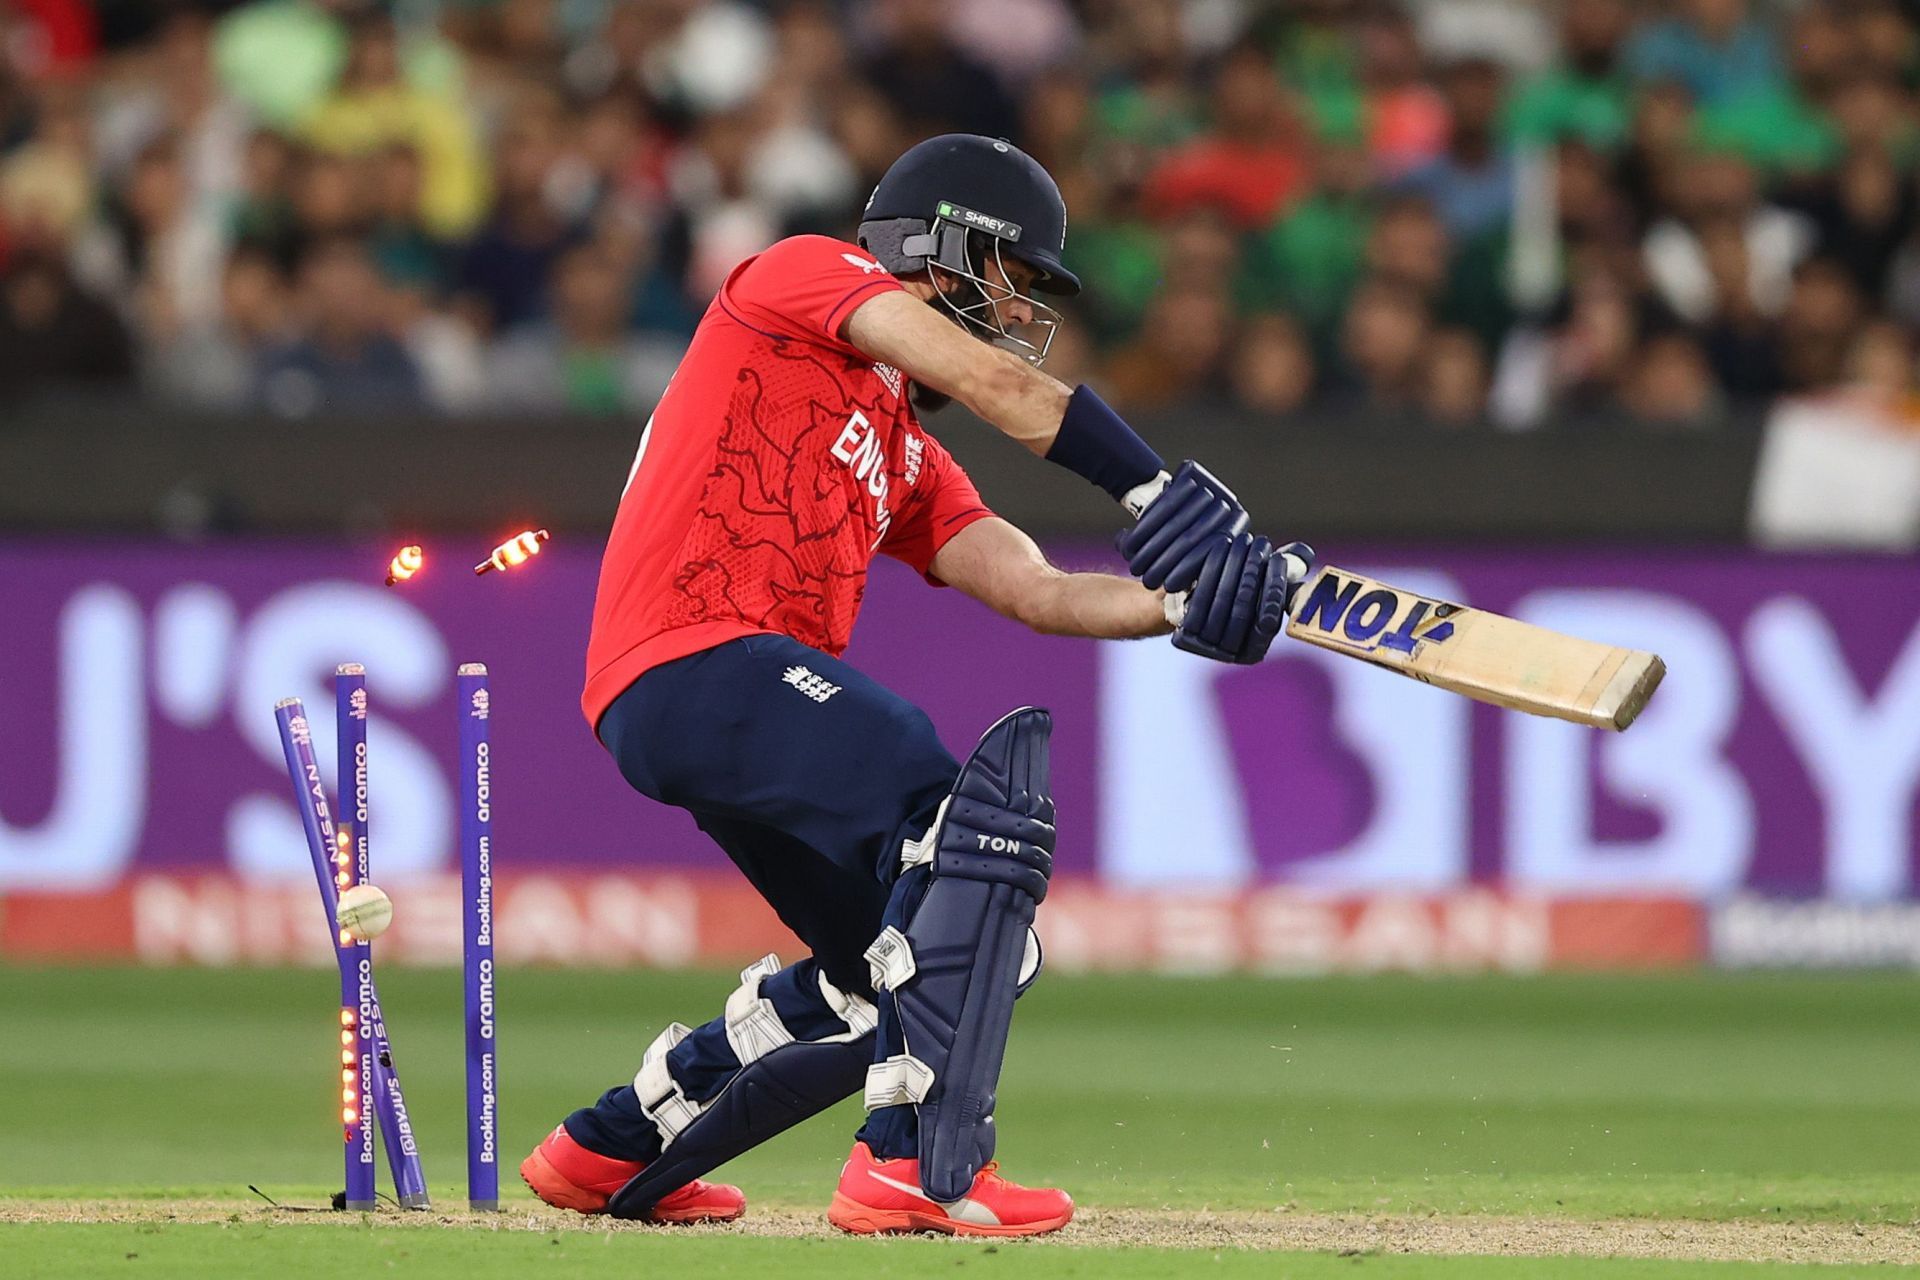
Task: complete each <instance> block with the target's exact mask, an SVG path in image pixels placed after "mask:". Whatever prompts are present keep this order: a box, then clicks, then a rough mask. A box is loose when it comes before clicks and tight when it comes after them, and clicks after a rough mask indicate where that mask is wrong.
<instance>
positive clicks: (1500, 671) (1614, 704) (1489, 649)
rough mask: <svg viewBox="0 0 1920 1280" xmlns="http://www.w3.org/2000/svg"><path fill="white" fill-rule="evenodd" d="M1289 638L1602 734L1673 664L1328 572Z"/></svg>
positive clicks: (1306, 594)
mask: <svg viewBox="0 0 1920 1280" xmlns="http://www.w3.org/2000/svg"><path fill="white" fill-rule="evenodd" d="M1287 634H1288V635H1290V636H1292V637H1293V638H1294V639H1296V640H1303V641H1305V642H1306V643H1308V644H1311V645H1317V646H1319V647H1320V648H1322V649H1331V650H1333V651H1334V652H1335V653H1344V654H1346V655H1347V656H1348V657H1352V658H1360V659H1363V660H1364V661H1367V662H1371V663H1373V664H1374V665H1375V666H1380V667H1385V668H1387V669H1388V670H1389V671H1398V672H1399V673H1400V674H1401V675H1403V676H1411V677H1412V678H1413V679H1415V680H1418V681H1420V682H1422V683H1423V684H1431V685H1437V686H1438V687H1440V688H1442V689H1449V690H1452V691H1453V692H1454V693H1461V694H1465V695H1466V696H1467V697H1469V698H1477V699H1479V700H1480V701H1481V702H1491V703H1492V704H1493V705H1495V706H1497V707H1511V708H1512V709H1513V710H1515V711H1525V712H1528V713H1530V714H1532V715H1536V716H1553V717H1555V718H1557V719H1560V720H1571V721H1573V722H1574V723H1575V724H1585V725H1592V726H1593V727H1595V728H1597V729H1614V730H1619V729H1624V728H1626V727H1627V726H1628V725H1630V724H1632V723H1633V718H1634V717H1635V716H1637V715H1639V714H1640V708H1642V707H1644V706H1646V705H1647V699H1649V698H1651V697H1652V696H1653V691H1654V690H1655V689H1657V688H1659V687H1660V678H1661V677H1662V676H1664V675H1666V674H1667V666H1666V664H1665V663H1664V662H1662V661H1660V659H1659V657H1658V656H1657V655H1655V654H1651V653H1643V652H1641V651H1640V650H1638V649H1619V648H1615V647H1614V646H1612V645H1606V644H1598V643H1596V642H1594V641H1592V640H1581V639H1579V638H1578V637H1575V636H1568V635H1561V634H1560V633H1559V632H1557V631H1549V630H1547V629H1546V628H1545V627H1536V626H1534V625H1532V624H1531V623H1526V622H1521V621H1518V620H1517V619H1514V618H1503V617H1501V616H1500V615H1499V614H1497V613H1487V612H1484V611H1483V610H1480V609H1469V608H1467V607H1465V606H1464V605H1457V604H1449V603H1448V602H1446V601H1444V600H1429V599H1427V598H1426V597H1425V596H1417V595H1415V594H1413V593H1412V592H1411V591H1402V590H1401V589H1400V588H1398V587H1391V586H1388V585H1387V584H1386V583H1384V582H1377V581H1375V580H1374V579H1372V578H1366V577H1362V576H1361V575H1360V574H1357V573H1352V572H1349V571H1348V570H1346V569H1338V568H1335V567H1333V566H1332V565H1327V566H1324V567H1323V568H1321V569H1320V570H1319V571H1318V572H1317V573H1315V574H1314V575H1313V576H1312V577H1310V578H1308V579H1307V581H1306V582H1304V583H1302V584H1301V586H1300V590H1299V593H1298V594H1297V595H1296V596H1294V606H1293V616H1292V617H1291V618H1289V619H1288V620H1287Z"/></svg>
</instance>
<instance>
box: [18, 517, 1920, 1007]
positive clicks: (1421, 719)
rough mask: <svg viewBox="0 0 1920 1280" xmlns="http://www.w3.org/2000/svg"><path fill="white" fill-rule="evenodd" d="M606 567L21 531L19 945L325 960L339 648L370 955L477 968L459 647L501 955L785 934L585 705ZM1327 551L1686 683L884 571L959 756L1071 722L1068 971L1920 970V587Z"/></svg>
mask: <svg viewBox="0 0 1920 1280" xmlns="http://www.w3.org/2000/svg"><path fill="white" fill-rule="evenodd" d="M597 549H598V548H597V547H596V546H589V545H587V544H586V542H585V540H581V541H579V542H576V543H569V541H568V540H566V539H559V540H556V541H555V542H554V543H552V544H549V546H548V547H547V548H546V549H545V550H544V552H543V553H542V554H541V555H540V557H539V560H538V562H537V563H535V564H531V565H529V566H527V567H526V570H525V571H523V572H517V573H514V574H506V575H503V574H491V575H486V576H484V577H476V576H474V574H473V572H472V566H471V564H470V563H469V561H471V560H472V559H473V558H474V557H471V556H468V557H464V558H463V557H462V556H460V555H459V554H457V549H453V548H448V549H444V550H443V549H440V548H436V547H434V546H433V545H432V544H431V543H429V544H428V563H427V566H426V568H425V569H424V570H423V571H422V572H421V573H420V574H419V575H417V576H416V577H415V578H414V579H413V580H411V581H408V582H405V583H403V584H401V585H399V586H396V587H388V586H386V585H384V584H383V577H384V572H385V567H386V557H387V555H388V553H389V552H390V550H391V548H384V547H380V546H373V545H369V544H364V543H354V542H346V541H341V542H324V543H315V542H299V543H279V542H258V543H238V544H228V545H223V546H215V547H196V548H193V549H192V550H191V551H182V550H181V549H178V548H175V547H171V546H168V545H165V544H162V543H158V542H151V543H146V542H143V543H128V542H113V541H99V540H85V541H82V540H74V541H63V540H58V539H55V540H46V539H35V540H21V541H17V542H14V543H12V544H10V545H8V544H0V581H4V582H5V583H6V584H7V587H6V599H7V614H8V623H9V626H8V633H9V638H10V645H9V651H8V653H7V656H6V671H7V676H6V679H5V680H3V681H0V758H4V759H5V760H6V762H7V764H6V767H5V769H4V770H0V956H7V957H12V958H23V959H24V958H36V957H39V958H54V957H59V958H103V959H133V960H140V961H145V962H150V963H209V964H220V963H243V962H244V963H251V962H256V961H270V960H283V959H306V960H312V961H315V962H324V960H325V958H326V955H327V953H326V951H325V948H324V943H325V940H326V939H325V935H324V934H323V933H321V931H320V930H319V929H317V928H315V927H314V921H313V917H314V916H315V914H316V913H317V911H318V907H317V906H316V905H315V895H314V889H313V882H312V869H311V866H310V863H309V861H308V857H307V852H306V847H305V844H304V842H303V837H302V833H301V829H300V824H299V817H298V814H297V811H296V810H295V807H294V804H293V800H292V794H291V791H290V787H289V783H288V780H287V776H286V771H285V767H284V764H283V762H282V759H281V754H280V745H279V742H278V740H277V738H276V735H275V729H274V720H273V708H274V704H275V702H276V701H278V700H279V699H281V698H284V697H289V696H297V697H299V698H301V699H302V700H303V701H304V702H305V704H306V707H307V709H308V711H309V715H310V719H311V721H312V724H313V730H314V738H315V746H316V749H317V751H318V753H319V756H320V759H321V760H322V762H323V766H324V768H325V770H326V773H327V778H328V784H329V786H333V785H335V783H334V780H333V777H332V766H333V751H334V739H333V724H332V720H333V698H332V691H331V687H330V676H331V673H332V671H333V669H334V667H335V665H336V664H337V663H340V662H345V661H353V662H361V663H364V664H365V665H366V668H367V671H368V685H369V691H370V694H371V699H372V720H371V727H370V731H369V736H370V764H369V768H370V775H371V784H370V785H371V814H370V818H369V823H368V829H369V835H370V838H371V849H372V864H373V865H372V871H373V877H374V878H375V879H376V880H377V881H379V882H380V883H382V884H383V885H386V886H389V887H390V888H391V889H392V891H393V893H394V896H395V900H396V903H397V904H398V912H397V919H396V925H395V929H394V931H393V934H392V938H393V941H392V942H391V943H390V944H383V945H390V946H391V947H392V948H393V949H394V950H395V951H396V952H397V953H398V954H399V956H400V958H403V959H405V958H413V959H418V960H421V961H442V960H448V959H451V958H452V956H453V955H454V948H455V946H456V945H457V944H456V942H455V936H456V928H455V920H456V906H455V896H454V893H453V878H452V877H453V872H454V871H455V862H454V841H455V831H454V825H455V815H454V787H453V779H452V775H451V769H452V761H453V756H454V749H455V741H454V735H455V727H456V715H455V699H454V669H455V667H456V665H457V664H459V663H461V662H467V661H479V662H484V663H486V664H487V666H488V667H489V669H490V671H491V673H492V692H493V754H494V777H493V794H494V798H495V803H494V835H495V845H496V849H497V854H496V862H497V867H498V873H499V877H500V885H501V901H500V903H499V906H498V910H499V911H500V913H501V916H502V918H503V920H506V921H508V922H509V923H508V924H506V925H503V928H502V930H501V933H502V937H503V939H507V940H511V945H512V947H513V948H514V949H515V956H514V958H515V959H518V960H523V961H528V962H552V963H556V964H627V963H642V962H645V963H662V964H674V963H701V962H708V961H715V962H717V961H721V960H731V959H732V958H734V957H737V956H739V955H743V954H744V955H747V956H748V957H749V958H751V956H752V955H756V954H759V953H760V952H761V951H764V950H766V949H769V946H771V947H772V949H776V950H777V949H778V946H779V942H780V940H781V934H780V929H779V926H778V924H777V922H776V921H774V920H773V919H772V918H771V916H770V915H769V914H768V912H767V909H766V908H765V907H764V906H763V905H762V904H761V903H760V902H759V900H758V898H757V897H756V896H755V895H754V894H753V893H752V891H751V890H750V889H749V888H748V887H747V886H746V885H745V882H744V881H743V880H742V879H741V878H740V877H739V876H738V874H737V873H736V872H734V871H733V870H732V868H731V867H730V866H728V865H727V863H726V862H725V859H724V857H723V855H721V854H720V853H719V851H718V850H717V849H715V848H713V847H712V846H711V845H710V844H708V843H707V841H706V840H705V838H704V837H703V836H702V835H701V834H700V833H699V831H698V830H696V829H695V828H694V827H693V826H692V824H691V822H690V821H689V820H687V819H686V818H685V817H684V816H683V815H680V814H677V813H673V812H669V811H667V810H665V809H662V808H660V807H658V806H656V805H653V804H651V803H649V802H648V801H646V800H644V799H642V798H640V797H639V796H637V795H635V794H634V793H632V792H631V791H630V790H629V789H628V788H627V787H626V785H625V784H624V782H623V781H622V780H621V779H620V777H619V776H618V774H617V773H616V772H615V770H614V769H613V767H612V765H611V763H610V762H609V761H608V759H607V757H606V756H605V755H604V754H603V753H602V752H601V750H600V749H599V747H598V745H597V744H596V743H595V742H594V740H593V738H592V735H591V733H590V731H589V728H588V726H587V725H586V723H585V721H584V720H583V719H582V717H581V713H580V709H579V690H580V684H581V680H582V662H583V653H584V647H585V639H586V628H587V621H588V617H589V613H590V609H591V604H592V598H593V587H594V578H595V571H596V567H597V554H596V553H597ZM1063 558H1065V559H1067V560H1069V561H1074V560H1075V557H1074V556H1073V555H1072V554H1066V555H1065V556H1064V557H1063ZM1095 558H1097V557H1095V556H1090V555H1082V556H1080V557H1079V560H1080V561H1091V560H1093V559H1095ZM1338 562H1339V563H1340V564H1342V565H1343V566H1345V567H1348V568H1352V569H1355V570H1358V571H1360V572H1363V573H1367V574H1369V575H1372V576H1376V577H1380V578H1383V579H1385V580H1387V581H1391V582H1393V583H1395V584H1397V585H1401V586H1404V587H1407V588H1410V589H1413V590H1416V591H1419V592H1422V593H1424V594H1427V595H1431V596H1436V597H1440V598H1445V599H1453V600H1459V601H1462V602H1464V603H1468V604H1470V605H1477V606H1482V607H1485V608H1488V609H1492V610H1495V611H1498V612H1501V613H1505V614H1509V615H1511V616H1514V617H1518V618H1521V619H1524V620H1526V621H1530V622H1535V623H1539V624H1541V625H1543V626H1547V627H1551V628H1553V629H1555V630H1559V631H1565V632H1569V633H1573V634H1576V635H1582V636H1587V637H1590V638H1593V639H1595V640H1600V641H1604V642H1607V643H1611V644H1619V645H1626V646H1631V647H1634V648H1640V649H1647V650H1652V651H1654V652H1657V653H1659V654H1661V655H1662V656H1663V657H1664V658H1665V660H1666V663H1667V667H1668V670H1669V675H1668V678H1667V680H1666V683H1665V685H1664V686H1663V688H1662V690H1661V694H1660V697H1658V698H1657V699H1655V700H1654V701H1653V703H1652V704H1651V705H1650V706H1649V707H1648V709H1647V711H1646V712H1645V714H1644V715H1642V716H1641V718H1640V719H1639V721H1638V722H1637V723H1636V725H1635V726H1634V729H1633V732H1632V733H1631V734H1627V735H1618V734H1611V733H1605V732H1600V731H1595V730H1591V729H1583V728H1579V727H1575V726H1572V725H1567V724H1562V723H1559V722H1555V721H1547V720H1541V719H1536V718H1532V717H1527V716H1522V715H1516V714H1511V713H1506V712H1501V711H1498V710H1495V709H1493V708H1489V707H1483V706H1478V705H1475V704H1471V703H1469V702H1467V701H1465V700H1463V699H1460V698H1457V697H1452V696H1448V695H1446V694H1443V693H1440V692H1438V691H1436V690H1432V689H1428V688H1424V687H1422V686H1420V685H1419V684H1416V683H1414V682H1412V681H1409V680H1405V679H1402V678H1400V677H1398V676H1395V675H1393V674H1391V673H1388V672H1385V671H1382V670H1379V669H1376V668H1374V667H1371V666H1369V665H1367V664H1365V663H1362V662H1356V661H1354V660H1352V659H1350V658H1347V657H1344V656H1340V655H1336V654H1330V653H1326V652H1323V651H1319V650H1315V649H1311V648H1309V647H1307V646H1304V645H1299V644H1292V643H1288V642H1285V641H1282V642H1281V643H1280V644H1277V645H1276V646H1275V647H1274V650H1273V652H1272V654H1271V655H1270V656H1269V658H1268V660H1267V661H1266V662H1265V663H1264V664H1263V665H1261V666H1258V667H1251V668H1240V667H1223V666H1220V665H1217V664H1214V663H1208V662H1203V661H1199V660H1197V659H1194V658H1192V657H1190V656H1187V655H1184V654H1181V653H1179V652H1177V651H1176V650H1174V649H1173V648H1172V646H1171V645H1170V644H1168V643H1166V642H1165V641H1142V642H1134V643H1124V644H1096V643H1093V642H1089V641H1083V640H1067V639H1056V638H1047V637H1040V636H1035V635H1032V634H1030V633H1028V632H1026V631H1024V630H1023V629H1021V628H1020V627H1018V626H1017V625H1015V624H1013V623H1011V622H1007V621H1004V620H1001V619H999V618H997V617H995V616H993V615H991V614H990V613H988V612H987V611H986V610H985V609H984V608H982V607H981V606H979V605H976V604H974V603H973V602H971V601H969V600H967V599H965V598H963V597H961V596H960V595H958V593H955V592H951V591H944V590H936V589H932V588H929V587H928V586H927V585H926V584H925V583H924V582H922V581H921V580H920V579H919V578H918V577H917V576H916V575H914V574H912V573H911V572H908V571H906V570H905V569H903V568H901V567H899V566H897V565H892V564H890V563H889V564H883V565H882V566H881V567H880V568H879V569H878V570H877V571H876V573H875V577H874V579H873V582H872V586H871V589H870V591H869V594H868V598H867V602H866V607H865V610H864V614H863V617H862V619H861V622H860V624H859V627H858V629H857V631H856V639H855V642H854V646H853V648H852V649H851V650H850V651H849V653H848V655H847V656H848V658H849V660H850V661H852V662H854V663H856V664H857V665H860V666H862V667H863V668H864V669H866V670H867V671H869V672H870V673H871V674H873V675H874V676H876V677H877V678H879V679H880V680H882V681H883V682H884V683H886V684H888V685H890V686H891V687H893V688H894V689H896V690H898V691H899V692H900V693H902V694H904V695H905V696H907V697H908V698H910V699H912V700H914V701H916V702H917V703H919V704H920V705H921V706H923V707H924V708H926V710H927V711H928V712H929V713H930V714H931V715H932V717H933V719H934V722H935V724H936V725H937V726H938V727H939V729H940V732H941V734H942V736H943V738H944V739H945V740H946V742H947V745H948V747H949V748H950V749H952V750H953V751H954V752H955V753H956V754H959V755H964V754H965V753H966V751H967V750H968V749H969V748H970V746H971V744H972V742H973V740H974V739H975V738H976V737H977V735H978V734H979V733H980V732H981V731H982V730H984V729H985V728H986V727H987V726H988V725H989V724H991V723H992V722H993V720H994V719H996V718H997V717H998V716H999V715H1001V714H1002V713H1003V712H1005V711H1006V710H1008V709H1010V708H1012V707H1014V706H1017V705H1020V704H1022V703H1034V704H1038V705H1043V706H1046V707H1049V708H1050V709H1051V710H1052V711H1053V712H1054V716H1055V722H1056V732H1055V737H1054V751H1053V776H1054V788H1055V799H1056V802H1057V807H1058V815H1059V828H1060V837H1059V851H1058V861H1057V885H1056V889H1055V892H1054V893H1053V895H1052V896H1050V897H1049V899H1048V903H1047V905H1046V907H1045V908H1044V909H1043V910H1042V912H1041V913H1040V920H1041V928H1042V933H1043V936H1044V937H1045V938H1046V940H1047V942H1048V945H1049V948H1050V963H1057V964H1062V965H1065V966H1067V967H1074V968H1156V969H1164V970H1172V971H1196V972H1206V971H1218V970H1231V969H1252V970H1272V971H1314V970H1327V969H1379V968H1409V969H1432V968H1506V969H1515V970H1531V969H1539V968H1549V967H1566V966H1594V965H1600V966H1608V965H1661V964H1687V963H1695V962H1699V961H1704V960H1718V961H1720V962H1723V963H1732V964H1753V963H1761V964H1769V963H1786V964H1841V963H1872V964H1888V963H1895V964H1920V912H1917V910H1916V908H1915V907H1914V906H1912V905H1911V904H1912V903H1913V902H1914V899H1915V883H1916V881H1915V863H1916V847H1915V846H1916V840H1915V835H1916V831H1917V830H1920V826H1917V825H1916V801H1917V799H1920V785H1917V784H1920V592H1916V591H1915V590H1914V586H1913V577H1912V569H1911V566H1910V565H1908V564H1906V563H1905V562H1903V561H1900V560H1897V559H1884V558H1858V559H1851V558H1825V557H1782V556H1762V555H1758V554H1753V553H1744V552H1724V551H1714V552H1700V553H1686V554H1679V553H1673V552H1662V553H1643V552H1638V551H1633V550H1622V551H1618V552H1592V551H1579V552H1544V551H1508V550H1485V551H1478V552H1475V551H1463V550H1461V549H1459V548H1453V547H1449V548H1446V549H1445V553H1444V554H1441V553H1439V552H1438V551H1435V550H1433V549H1431V548H1427V549H1415V548H1411V547H1394V546H1369V547H1365V548H1360V549H1357V550H1349V549H1346V548H1342V549H1341V551H1340V554H1339V556H1338ZM1441 565H1445V566H1446V568H1445V570H1444V571H1443V570H1442V569H1440V568H1439V567H1438V566H1441ZM766 696H767V697H770V698H774V697H804V696H805V694H804V692H803V691H802V690H801V689H799V688H798V687H797V686H776V687H770V688H769V689H768V690H767V691H766ZM208 919H216V920H224V921H227V922H228V923H229V924H230V926H231V927H226V928H209V927H207V925H206V921H207V920H208ZM789 945H791V944H789Z"/></svg>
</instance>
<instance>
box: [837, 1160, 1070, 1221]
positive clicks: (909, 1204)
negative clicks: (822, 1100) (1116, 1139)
mask: <svg viewBox="0 0 1920 1280" xmlns="http://www.w3.org/2000/svg"><path fill="white" fill-rule="evenodd" d="M995 1168H996V1165H995V1164H992V1163H990V1164H988V1165H987V1167H986V1168H984V1169H982V1170H981V1171H980V1174H979V1176H978V1177H976V1178H975V1179H974V1180H973V1186H972V1187H971V1188H970V1189H969V1190H968V1192H967V1194H966V1195H965V1196H964V1197H963V1198H961V1199H959V1200H955V1201H953V1202H952V1203H951V1204H941V1203H940V1202H939V1201H938V1200H929V1199H927V1197H926V1195H925V1194H924V1193H923V1192H922V1191H921V1190H920V1162H919V1161H918V1160H876V1159H874V1156H873V1152H871V1151H869V1150H868V1149H867V1144H866V1143H864V1142H856V1143H854V1144H853V1154H852V1155H850V1156H848V1157H847V1164H846V1168H844V1169H842V1170H841V1171H840V1187H839V1189H838V1190H836V1191H835V1192H834V1193H833V1207H832V1208H830V1209H828V1210H827V1221H828V1222H831V1223H832V1224H833V1225H834V1226H836V1227H838V1228H840V1229H841V1230H842V1231H848V1232H851V1233H853V1234H854V1235H857V1236H870V1235H879V1234H882V1233H892V1232H898V1231H944V1232H946V1233H947V1234H948V1235H956V1236H1038V1235H1045V1234H1046V1233H1047V1232H1049V1231H1058V1230H1059V1229H1060V1228H1062V1227H1064V1226H1066V1225H1067V1220H1068V1219H1070V1218H1072V1217H1073V1197H1072V1196H1070V1195H1068V1194H1067V1193H1066V1192H1064V1191H1056V1190H1055V1189H1053V1188H1052V1187H1023V1186H1019V1185H1018V1184H1016V1183H1012V1182H1008V1181H1007V1180H1006V1179H1005V1178H1003V1177H1001V1176H1000V1175H999V1174H998V1173H996V1172H995Z"/></svg>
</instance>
